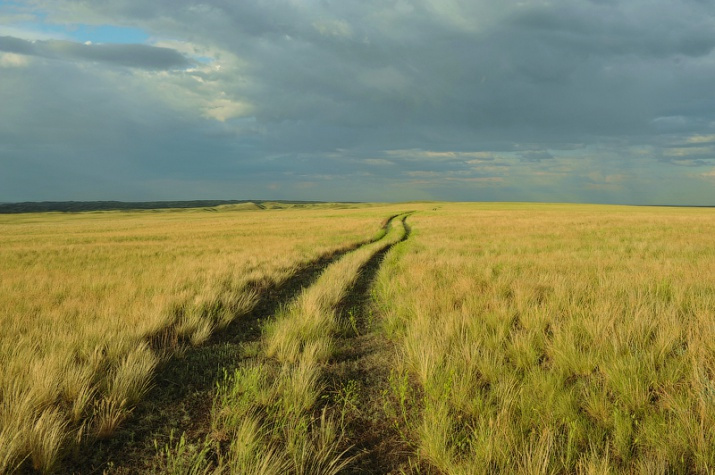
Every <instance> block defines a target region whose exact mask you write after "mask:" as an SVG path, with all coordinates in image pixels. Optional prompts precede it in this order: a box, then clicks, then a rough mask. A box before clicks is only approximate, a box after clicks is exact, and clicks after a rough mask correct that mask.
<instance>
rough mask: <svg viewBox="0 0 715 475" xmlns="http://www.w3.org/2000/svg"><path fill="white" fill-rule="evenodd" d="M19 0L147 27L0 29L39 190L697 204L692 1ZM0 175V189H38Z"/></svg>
mask: <svg viewBox="0 0 715 475" xmlns="http://www.w3.org/2000/svg"><path fill="white" fill-rule="evenodd" d="M33 5H34V8H39V9H41V10H42V11H44V12H45V13H46V14H47V17H48V18H49V19H50V20H51V21H55V22H59V23H62V22H66V23H68V24H77V23H87V24H117V25H120V26H121V25H123V26H133V27H139V28H142V29H144V30H146V31H147V32H149V33H150V34H151V35H153V36H154V38H156V39H157V40H156V41H157V43H156V45H155V46H149V45H110V44H107V45H83V44H78V43H71V42H67V41H58V40H50V41H44V42H41V41H35V42H29V41H26V40H22V39H18V38H8V37H3V38H0V51H5V52H9V53H12V54H15V55H23V56H28V57H33V58H36V59H37V61H35V62H34V63H32V64H28V65H25V66H24V67H14V68H10V67H6V68H4V69H0V74H2V75H3V76H4V77H3V82H2V84H0V100H4V101H7V104H8V106H7V107H6V108H5V110H4V111H0V138H1V139H2V140H3V143H4V144H5V151H3V150H2V149H0V157H2V158H1V159H3V160H5V161H9V162H11V163H14V166H15V168H13V170H15V171H14V173H16V174H22V173H25V175H23V176H26V177H27V180H26V183H28V184H31V183H33V178H32V176H31V175H30V174H28V172H27V170H28V169H29V168H27V167H28V166H27V165H25V164H27V163H31V162H32V163H38V162H39V163H47V164H49V163H52V166H53V167H55V168H53V172H52V174H53V175H55V176H71V177H72V180H76V181H77V184H76V185H72V186H71V187H70V186H63V185H58V184H57V183H54V184H52V183H48V181H49V178H47V177H45V178H40V177H38V178H37V181H36V183H37V188H38V189H42V188H43V186H44V187H45V189H47V192H46V194H45V195H42V196H41V197H42V198H47V199H50V198H52V199H54V198H61V197H62V196H67V195H68V193H71V192H73V190H85V189H87V190H89V189H90V188H82V186H81V183H83V182H84V181H86V180H83V179H80V178H77V177H78V175H73V173H75V171H76V170H81V171H82V172H84V173H90V172H91V173H92V176H94V177H97V178H96V179H98V180H100V181H105V182H107V183H106V184H105V185H104V187H103V189H104V190H111V193H115V194H114V195H112V196H106V198H121V199H130V198H131V197H133V196H134V195H132V196H125V195H123V194H122V193H124V190H131V193H139V194H141V193H144V194H146V195H147V196H148V195H152V196H151V197H157V196H165V197H167V198H181V197H186V198H195V197H200V198H203V197H206V198H211V197H227V198H243V197H251V196H256V197H270V196H275V197H277V198H317V199H340V198H343V199H364V200H373V199H410V198H441V199H505V200H521V199H527V200H530V199H535V200H552V201H561V200H565V201H588V200H593V201H613V202H673V203H676V202H677V203H692V204H696V203H704V202H708V203H711V202H713V201H715V198H714V196H715V194H713V193H712V186H713V184H715V174H713V173H712V171H713V170H715V141H714V140H713V139H711V138H708V137H710V136H712V137H715V97H714V96H713V95H712V94H711V89H712V78H713V77H715V55H714V54H713V48H715V34H713V31H715V7H713V5H712V4H711V3H710V2H705V1H699V0H684V1H682V2H677V3H673V2H670V1H665V0H656V1H652V0H649V1H645V0H629V1H617V0H612V1H606V0H601V1H596V0H593V1H587V0H558V1H553V2H541V1H526V2H523V1H520V2H517V1H503V2H486V1H484V2H482V1H479V2H473V1H459V0H441V1H440V0H393V1H389V2H384V1H377V0H359V1H358V0H342V1H322V2H313V1H309V2H294V1H288V0H269V1H264V2H229V1H222V0H214V1H210V2H203V3H197V2H193V1H188V0H172V1H169V0H159V1H155V2H140V1H138V0H118V1H113V2H104V1H93V0H53V1H51V2H50V1H41V0H38V1H35V2H33ZM162 38H167V40H163V41H162V40H161V39H162ZM168 39H171V40H168ZM187 57H194V58H206V59H205V60H204V61H203V62H199V63H197V62H194V63H192V64H189V60H187V59H186V58H187ZM46 58H62V59H65V60H66V62H65V63H64V64H62V65H60V64H57V63H53V62H51V61H49V62H48V61H46ZM14 61H15V63H18V60H17V58H15V59H14ZM72 61H76V62H77V64H76V65H74V63H72ZM11 62H12V61H11V59H6V60H5V63H7V64H10V63H11ZM87 62H90V63H92V64H94V63H97V64H96V65H95V66H93V67H91V68H87V67H80V65H81V64H86V63H87ZM1 64H3V63H2V59H0V65H1ZM103 64H104V65H109V64H111V65H113V66H129V67H131V68H136V70H134V71H133V72H132V71H126V72H123V71H110V70H108V69H106V68H104V67H102V65H103ZM60 72H61V74H59V73H60ZM29 74H37V75H40V76H35V79H34V80H33V81H29V84H26V83H27V82H28V81H26V79H27V76H28V75H29ZM38 77H41V78H42V79H39V78H38ZM70 81H72V82H70ZM13 84H14V85H13ZM41 89H46V90H47V89H48V90H52V91H58V92H57V93H55V94H40V95H38V94H37V91H38V90H41ZM28 103H29V104H30V106H29V107H27V104H28ZM12 104H15V109H14V110H15V113H16V114H17V116H13V118H14V119H17V120H10V119H9V117H10V115H9V114H10V112H8V110H12ZM21 104H25V106H23V105H21ZM110 105H111V106H110ZM110 107H111V109H110ZM108 116H111V117H108ZM99 124H104V125H106V126H108V127H111V131H108V130H107V129H106V127H104V126H100V125H99ZM65 127H66V128H67V129H71V130H65ZM58 130H62V131H63V132H58ZM38 134H39V135H40V136H41V137H39V140H38ZM42 143H46V144H47V147H48V149H54V150H57V149H59V150H65V151H66V155H61V154H59V155H55V156H52V157H51V156H50V155H51V154H47V152H46V150H47V149H43V148H42V147H41V144H42ZM8 157H9V158H8ZM60 157H64V158H60ZM33 161H34V162H33ZM73 163H75V164H76V165H75V166H74V168H73V167H72V166H70V165H71V164H73ZM100 164H101V166H100ZM105 166H106V167H110V168H111V169H114V170H115V172H114V173H112V174H103V173H102V169H103V168H102V167H105ZM6 176H7V175H6ZM48 176H49V175H48ZM0 180H2V178H0ZM8 181H9V182H8V183H7V184H4V185H5V190H12V191H6V192H5V196H0V200H2V199H4V200H9V199H32V197H33V196H38V197H39V196H40V194H41V193H39V192H36V191H34V190H32V187H31V186H28V187H24V188H23V189H22V190H20V189H18V188H17V187H16V186H14V185H13V183H16V182H17V181H11V180H8ZM126 183H131V186H125V184H126ZM0 184H2V183H0ZM40 184H45V185H40ZM50 190H54V191H50ZM33 193H35V194H33ZM53 193H54V194H53ZM76 193H80V194H81V193H82V192H80V191H76ZM93 193H94V192H91V193H90V192H89V191H87V193H86V197H87V198H93V197H95V194H93ZM212 193H215V194H213V195H212ZM60 195H62V196H60ZM120 195H121V196H120ZM249 195H250V196H249ZM74 196H75V195H73V196H67V197H68V198H71V197H74ZM83 196H84V195H83ZM13 197H17V198H13ZM96 197H97V198H105V196H96Z"/></svg>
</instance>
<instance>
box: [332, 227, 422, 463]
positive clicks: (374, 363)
mask: <svg viewBox="0 0 715 475" xmlns="http://www.w3.org/2000/svg"><path fill="white" fill-rule="evenodd" d="M405 220H406V217H405V218H403V219H402V222H403V225H404V226H405V235H404V237H403V238H402V240H401V241H400V242H402V241H405V240H407V239H408V238H409V234H410V228H409V226H408V225H407V223H406V221H405ZM393 246H394V245H392V246H389V247H388V248H386V249H383V250H382V251H380V252H378V253H377V254H375V255H374V256H373V257H372V258H371V259H370V261H369V262H368V263H367V264H366V265H365V266H364V267H363V268H362V269H361V272H360V277H359V279H358V281H357V282H356V284H355V286H354V287H353V288H352V289H351V290H350V292H349V294H348V295H347V296H346V298H345V299H344V301H343V302H341V304H340V307H339V313H338V315H339V316H340V319H341V320H342V322H343V326H344V327H345V328H346V331H345V332H344V334H343V335H341V336H340V338H338V339H336V346H337V349H336V353H335V357H334V359H333V361H331V364H330V365H329V366H328V367H327V368H326V373H325V380H326V386H327V392H328V404H329V405H330V406H331V409H332V411H334V412H335V413H337V414H340V417H342V418H343V419H344V421H345V425H346V427H345V429H346V437H345V439H344V445H345V447H344V449H346V450H348V452H347V455H349V456H355V457H356V459H355V462H353V463H352V464H351V466H350V467H349V468H348V470H346V471H345V473H350V474H365V473H374V474H389V473H399V472H400V470H401V469H404V470H408V469H409V453H410V452H409V447H408V446H407V445H406V444H405V442H404V441H403V437H402V436H401V435H400V434H399V432H398V430H397V428H396V427H395V425H394V423H393V421H392V419H391V418H390V417H389V415H388V414H387V413H386V409H385V403H386V397H387V391H388V390H389V387H390V381H389V380H390V377H391V372H390V368H392V367H394V365H393V364H391V363H392V362H393V361H394V358H395V351H394V348H393V347H392V345H391V344H390V342H389V341H387V339H386V338H385V337H384V336H383V335H382V334H381V333H380V332H379V330H378V328H379V322H378V319H379V315H377V313H376V309H375V308H374V303H373V300H372V297H371V288H372V284H373V282H374V280H375V278H376V276H377V272H378V271H379V269H380V265H381V264H382V260H383V259H384V257H385V255H386V254H387V253H388V252H389V251H390V249H392V247H393Z"/></svg>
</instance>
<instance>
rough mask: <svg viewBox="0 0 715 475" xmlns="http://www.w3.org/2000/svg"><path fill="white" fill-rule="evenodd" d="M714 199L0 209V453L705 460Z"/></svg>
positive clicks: (556, 466) (223, 467)
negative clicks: (685, 204) (687, 202)
mask: <svg viewBox="0 0 715 475" xmlns="http://www.w3.org/2000/svg"><path fill="white" fill-rule="evenodd" d="M713 235H715V211H714V210H713V209H709V208H657V207H627V206H600V205H567V204H520V203H508V204H502V203H442V202H435V203H426V202H419V203H402V204H390V205H378V204H374V205H364V204H349V205H347V204H346V205H340V204H303V205H299V206H289V205H275V206H264V205H261V206H258V205H256V206H253V205H251V204H246V203H242V204H239V205H227V206H219V207H216V208H203V209H194V210H180V211H179V210H161V211H141V212H139V211H135V212H131V211H121V212H111V211H103V212H84V213H37V214H31V213H28V214H16V215H10V216H8V215H4V216H3V215H0V263H1V265H0V288H1V289H2V292H0V328H1V329H2V331H1V332H0V366H1V367H2V373H1V375H0V473H14V472H44V473H104V472H106V473H175V474H180V473H181V474H183V473H192V474H193V473H256V474H258V473H267V474H268V473H276V474H278V473H295V474H316V473H321V474H329V473H455V474H457V473H459V474H461V473H463V474H472V473H594V474H595V473H708V472H710V471H712V470H713V469H714V468H715V285H714V284H713V282H715V246H713V243H712V236H713Z"/></svg>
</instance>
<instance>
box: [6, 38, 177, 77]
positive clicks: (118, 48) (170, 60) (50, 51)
mask: <svg viewBox="0 0 715 475" xmlns="http://www.w3.org/2000/svg"><path fill="white" fill-rule="evenodd" d="M0 51H5V52H8V53H17V54H23V55H30V56H40V57H43V58H54V59H66V60H79V61H98V62H103V63H109V64H116V65H120V66H128V67H133V68H142V69H174V68H186V67H188V66H189V65H190V63H189V61H187V59H186V58H185V57H184V56H183V55H181V54H180V53H179V52H177V51H175V50H172V49H169V48H160V47H155V46H147V45H133V44H129V45H126V44H82V43H75V42H72V41H63V40H45V41H27V40H23V39H20V38H13V37H11V36H2V37H0Z"/></svg>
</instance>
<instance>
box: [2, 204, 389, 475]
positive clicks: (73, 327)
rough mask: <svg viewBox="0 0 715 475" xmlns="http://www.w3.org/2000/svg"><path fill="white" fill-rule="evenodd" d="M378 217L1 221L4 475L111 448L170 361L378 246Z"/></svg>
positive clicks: (115, 216) (55, 216)
mask: <svg viewBox="0 0 715 475" xmlns="http://www.w3.org/2000/svg"><path fill="white" fill-rule="evenodd" d="M386 214H387V213H386V212H385V211H381V210H379V208H378V209H355V210H334V209H329V208H325V209H312V210H311V209H305V210H303V209H295V210H273V211H268V210H262V211H231V210H228V211H221V212H211V211H207V210H191V211H182V212H132V213H123V212H103V213H82V214H59V213H50V214H28V215H13V216H0V263H2V264H1V266H0V288H1V289H2V292H0V328H1V329H2V331H1V332H0V367H2V372H1V373H0V472H5V471H11V470H13V469H14V468H16V467H17V466H18V464H20V463H23V462H24V463H27V464H29V465H31V466H33V467H34V468H36V469H38V470H41V471H51V470H52V469H53V468H54V466H55V464H56V462H57V460H58V459H59V457H60V456H61V455H62V454H63V453H66V452H67V450H68V449H69V448H71V447H72V446H73V445H76V444H78V443H81V441H82V440H83V439H84V438H87V437H90V438H93V437H99V438H103V437H109V436H111V435H112V433H113V432H114V431H115V430H116V428H117V426H118V425H119V424H121V422H122V421H123V420H124V419H126V417H127V416H128V415H129V413H130V411H131V408H132V407H133V406H134V405H135V404H136V403H137V402H138V401H139V400H140V399H141V398H142V396H143V395H144V394H145V393H146V391H147V390H148V389H149V387H150V385H151V377H152V373H153V371H154V368H155V367H156V365H157V364H158V363H159V361H160V358H161V357H165V356H167V355H170V354H171V353H172V352H173V351H175V350H176V349H178V348H179V347H180V346H181V345H186V344H200V343H202V342H204V341H205V340H206V339H207V338H208V337H209V336H210V334H211V333H212V332H213V331H215V330H217V329H220V328H222V327H224V326H225V325H227V324H228V323H229V322H230V321H231V320H232V319H233V318H236V317H237V316H240V315H242V314H245V313H246V312H247V311H249V310H250V309H251V308H252V307H253V306H254V305H255V303H256V301H257V298H258V297H259V295H260V293H261V292H262V291H263V290H265V289H266V288H267V287H268V286H270V285H271V284H273V283H277V282H281V281H283V280H285V279H286V278H288V277H289V276H291V275H292V274H293V273H294V272H295V270H296V269H297V268H299V267H300V266H301V265H303V264H305V263H307V262H308V261H311V260H313V259H316V258H317V257H319V256H321V255H324V254H326V253H329V252H333V251H336V250H340V249H345V248H347V247H349V246H351V245H355V244H356V243H358V242H364V241H366V240H368V239H370V238H372V237H373V236H374V234H375V232H376V230H377V228H378V226H379V224H380V221H381V220H382V219H383V218H384V216H385V215H386Z"/></svg>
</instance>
